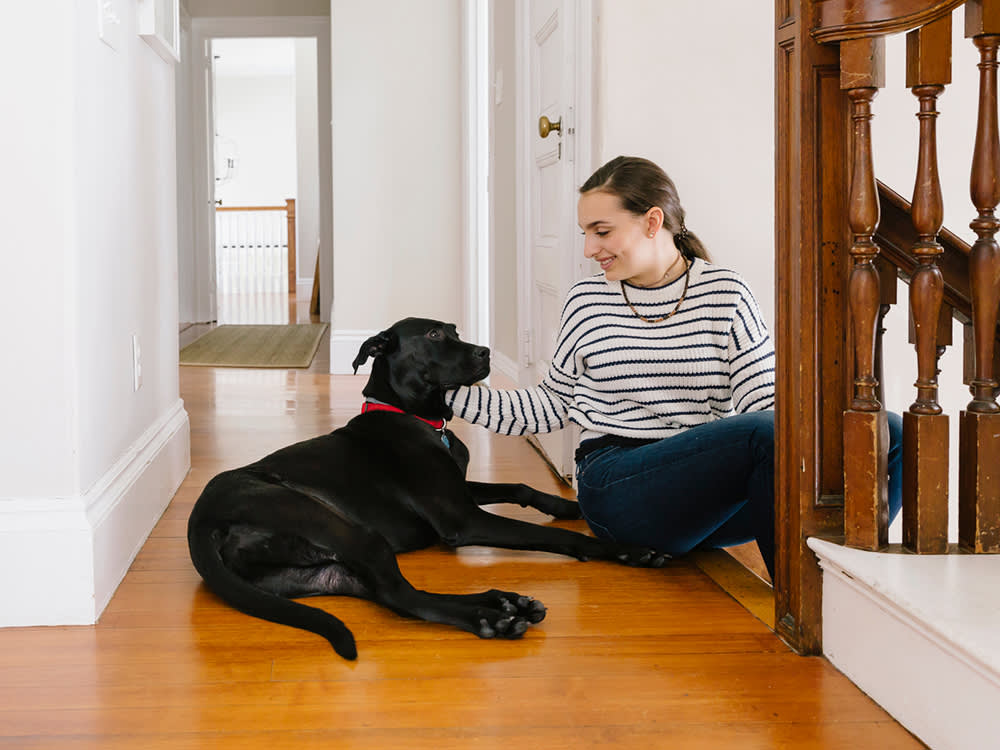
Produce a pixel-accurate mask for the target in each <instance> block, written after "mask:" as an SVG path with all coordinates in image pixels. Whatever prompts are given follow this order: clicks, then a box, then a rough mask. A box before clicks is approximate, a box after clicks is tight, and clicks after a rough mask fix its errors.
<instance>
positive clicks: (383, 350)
mask: <svg viewBox="0 0 1000 750" xmlns="http://www.w3.org/2000/svg"><path fill="white" fill-rule="evenodd" d="M397 346H399V337H398V336H397V335H396V332H395V331H393V330H392V329H389V330H386V331H382V332H381V333H377V334H375V335H374V336H372V337H371V338H370V339H368V340H367V341H366V342H365V343H363V344H362V345H361V348H360V349H359V350H358V356H357V357H355V358H354V361H353V362H352V363H351V364H352V365H353V366H354V374H355V375H357V374H358V368H359V367H361V365H363V364H364V363H365V362H367V361H368V358H369V357H380V356H382V355H384V354H388V353H389V352H391V351H392V350H393V349H395V348H396V347H397Z"/></svg>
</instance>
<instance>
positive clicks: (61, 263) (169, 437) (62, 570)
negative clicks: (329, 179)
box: [0, 0, 189, 625]
mask: <svg viewBox="0 0 1000 750" xmlns="http://www.w3.org/2000/svg"><path fill="white" fill-rule="evenodd" d="M97 10H98V5H97V4H96V3H78V2H74V1H73V0H58V1H57V2H54V3H48V4H45V5H38V4H22V5H19V6H17V7H16V8H12V9H9V14H10V13H13V17H8V18H7V19H6V20H7V22H9V23H11V24H14V27H17V28H45V29H46V42H45V44H44V45H43V46H42V47H41V48H40V47H39V41H38V38H37V37H32V36H31V35H24V34H21V35H11V37H10V38H9V39H8V40H7V42H6V43H5V44H4V45H3V47H2V48H0V65H2V67H3V68H4V69H5V70H20V71H21V73H20V74H19V75H17V76H13V75H8V76H4V77H3V78H2V86H3V90H2V93H0V95H2V96H3V100H4V101H7V102H17V103H18V106H17V107H11V108H9V109H10V111H9V112H8V114H7V116H5V117H4V118H3V120H2V121H0V149H2V150H3V154H2V156H0V162H2V163H3V164H4V170H3V172H2V173H0V206H2V208H0V211H2V212H3V215H2V217H0V218H2V220H3V224H4V226H5V227H7V231H6V232H5V240H4V242H5V248H4V253H3V257H4V263H5V265H6V266H7V268H5V272H4V273H3V274H0V320H3V321H4V323H3V328H2V331H3V340H4V343H3V349H4V355H5V363H4V364H5V366H4V367H3V368H2V370H0V393H2V394H4V396H3V398H4V402H5V403H4V405H3V408H2V412H3V418H2V419H0V590H2V591H4V596H5V601H4V607H3V608H2V609H0V625H10V624H45V623H71V622H72V623H76V622H92V621H93V620H94V619H95V618H96V616H97V615H98V614H99V613H100V611H101V609H102V608H103V607H104V605H105V604H106V603H107V600H108V599H109V598H110V596H111V593H112V592H113V590H114V588H115V586H117V584H118V582H119V580H120V579H121V577H122V576H123V575H124V573H125V571H126V570H127V567H128V564H129V563H130V562H131V559H132V556H134V554H135V552H137V551H138V548H139V545H141V543H142V541H143V540H144V539H145V537H146V535H147V534H148V532H149V531H150V530H151V528H152V526H153V524H154V523H155V521H156V519H157V517H158V516H159V514H160V513H161V512H162V511H163V509H164V508H165V507H166V504H167V502H168V501H169V499H170V497H171V495H172V494H173V491H174V490H175V489H176V487H177V485H178V484H179V483H180V481H181V479H182V478H183V476H184V473H185V472H186V470H187V467H188V464H189V456H188V428H187V415H186V413H185V412H184V410H183V405H182V403H181V401H180V399H179V391H178V375H177V322H178V314H177V230H176V181H175V164H174V160H175V151H174V149H175V132H174V72H173V67H172V66H171V65H169V64H167V63H165V62H164V61H163V60H162V59H161V58H160V57H158V56H157V55H156V53H154V52H153V50H152V49H151V48H150V47H148V46H147V45H146V44H145V43H144V42H143V41H142V40H141V39H140V38H139V37H138V36H137V35H136V26H135V14H134V11H132V10H131V7H129V9H128V10H127V11H125V12H123V14H122V27H121V29H120V31H121V33H120V35H119V37H118V48H117V50H113V49H112V48H110V47H108V46H107V45H105V44H104V43H103V42H101V41H100V40H99V39H98V36H97V34H96V29H97ZM26 60H30V61H32V62H31V65H29V66H27V67H26V66H25V61H26ZM133 336H138V338H139V342H140V345H141V364H142V387H141V388H140V389H139V390H138V391H133V382H132V377H133V369H132V339H133Z"/></svg>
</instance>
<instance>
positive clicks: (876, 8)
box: [811, 0, 965, 43]
mask: <svg viewBox="0 0 1000 750" xmlns="http://www.w3.org/2000/svg"><path fill="white" fill-rule="evenodd" d="M964 2H965V0H879V2H870V1H868V2H866V1H865V0H819V2H817V3H816V10H815V24H814V25H813V27H812V29H811V33H812V36H813V38H814V39H815V40H816V41H817V42H820V43H829V42H844V41H847V40H849V39H862V38H864V37H871V36H885V35H888V34H897V33H899V32H903V31H911V30H912V29H917V28H920V27H921V26H925V25H926V24H928V23H930V22H931V21H936V20H937V19H939V18H941V17H942V16H946V15H948V14H949V13H951V12H952V11H953V10H954V9H955V8H957V7H959V6H960V5H963V4H964Z"/></svg>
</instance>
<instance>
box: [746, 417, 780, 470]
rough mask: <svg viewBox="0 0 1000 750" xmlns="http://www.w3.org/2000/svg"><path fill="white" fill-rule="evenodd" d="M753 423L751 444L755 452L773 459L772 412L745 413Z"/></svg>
mask: <svg viewBox="0 0 1000 750" xmlns="http://www.w3.org/2000/svg"><path fill="white" fill-rule="evenodd" d="M744 416H746V417H747V418H748V419H749V421H750V422H751V423H752V424H753V432H752V433H751V437H750V439H751V444H752V445H753V447H754V450H755V451H756V453H757V454H758V455H759V456H761V457H764V458H768V459H771V460H773V459H774V412H773V411H755V412H750V413H748V414H746V415H744Z"/></svg>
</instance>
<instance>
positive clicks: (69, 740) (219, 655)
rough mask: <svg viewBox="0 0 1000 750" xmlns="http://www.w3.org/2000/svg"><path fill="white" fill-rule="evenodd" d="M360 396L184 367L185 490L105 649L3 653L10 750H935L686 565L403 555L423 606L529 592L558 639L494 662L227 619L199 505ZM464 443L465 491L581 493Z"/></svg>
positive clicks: (325, 601) (153, 542) (412, 639)
mask: <svg viewBox="0 0 1000 750" xmlns="http://www.w3.org/2000/svg"><path fill="white" fill-rule="evenodd" d="M362 384H363V379H362V378H360V377H353V376H329V375H326V374H324V373H323V372H322V369H321V366H320V365H318V364H316V363H314V365H313V369H312V371H295V370H292V371H252V370H225V369H212V368H201V367H183V368H181V391H182V396H183V398H184V401H185V406H186V408H187V410H188V413H189V414H190V417H191V436H192V468H191V472H190V474H189V476H188V477H187V479H186V480H185V482H184V484H183V485H182V487H181V489H180V491H179V492H178V493H177V495H176V497H175V498H174V500H173V502H172V503H171V505H170V507H169V508H168V509H167V511H166V513H165V514H164V516H163V518H162V519H161V520H160V522H159V523H158V524H157V525H156V528H155V529H154V531H153V533H152V535H151V537H150V538H149V540H148V542H147V543H146V544H145V546H144V547H143V548H142V550H141V551H140V553H139V555H138V557H137V558H136V560H135V562H134V564H133V565H132V568H131V570H130V572H129V573H128V575H127V576H126V578H125V580H124V582H123V583H122V585H121V587H120V588H119V590H118V592H117V593H116V595H115V596H114V598H113V600H112V601H111V603H110V605H109V606H108V608H107V610H106V611H105V613H104V615H103V616H102V618H101V620H100V622H99V623H98V624H97V625H96V626H94V627H72V628H68V627H65V628H64V627H59V628H23V629H8V630H0V664H2V665H3V667H2V671H3V679H2V680H0V748H4V749H6V748H17V749H18V750H27V749H29V748H46V749H50V748H51V749H52V750H63V749H67V750H68V749H70V748H72V749H74V750H77V749H81V748H101V749H102V750H117V749H119V748H144V749H149V750H154V749H158V748H164V749H166V748H169V749H170V750H187V749H193V748H212V749H220V750H224V749H226V748H269V749H271V750H281V749H283V748H297V749H298V748H310V747H332V748H338V749H344V748H356V749H362V748H365V749H374V748H379V749H383V748H404V749H409V748H414V749H420V748H428V749H430V748H434V749H435V750H439V749H443V748H460V747H461V748H492V747H512V746H513V747H539V748H545V749H546V750H563V749H566V750H570V749H571V748H572V749H573V750H578V749H579V748H640V747H641V748H671V749H678V750H679V749H683V748H698V749H699V750H702V749H704V748H713V749H714V748H741V749H744V748H843V749H844V750H846V749H848V748H850V749H852V750H853V749H855V748H878V749H879V750H885V749H888V748H919V747H922V745H921V743H919V742H918V741H917V740H915V739H914V738H913V737H912V736H911V735H909V734H908V733H907V732H906V731H905V730H904V729H902V728H901V727H900V726H899V725H898V724H896V723H895V722H894V721H893V720H892V719H891V718H890V717H889V716H888V715H887V714H886V713H885V712H884V711H882V710H881V709H880V708H879V707H878V706H877V705H876V704H874V703H873V702H872V701H871V700H870V699H868V698H867V697H866V696H865V695H864V694H863V693H861V691H859V690H858V689H857V688H855V687H854V686H853V685H852V684H851V683H850V682H849V681H848V680H847V679H846V678H845V677H844V676H842V675H841V674H840V673H838V672H837V671H836V670H835V669H834V668H833V667H832V666H831V665H830V664H829V663H828V662H826V661H825V660H823V659H821V658H803V657H799V656H797V655H795V654H793V653H791V652H790V651H789V650H788V649H787V648H786V647H785V646H784V645H783V644H782V643H781V641H779V640H778V639H777V638H776V637H775V636H774V634H773V633H772V632H771V631H770V630H769V629H768V628H767V627H765V626H764V625H763V624H762V623H761V621H760V620H758V619H757V618H756V617H754V616H753V615H752V614H750V613H749V612H748V611H747V610H745V609H744V608H743V607H741V606H740V605H739V604H737V603H736V602H735V601H734V600H733V599H732V598H731V597H730V596H729V595H727V594H726V593H725V592H724V591H723V590H722V589H720V588H719V586H717V585H716V584H715V583H714V582H713V581H712V580H711V579H710V578H709V577H708V576H706V575H705V574H704V573H703V572H702V571H701V570H700V569H699V568H698V567H697V566H696V565H695V564H694V563H693V562H690V561H685V560H681V561H676V562H674V563H672V564H671V565H669V567H667V568H665V569H662V570H635V569H631V568H627V567H622V566H618V565H613V564H610V563H604V562H588V563H581V562H577V561H574V560H569V559H564V558H561V557H558V556H555V555H549V554H545V553H533V552H515V551H504V550H495V549H486V548H469V549H462V550H459V551H450V550H447V549H445V548H443V547H439V548H433V549H429V550H424V551H421V552H416V553H411V554H408V555H404V556H402V557H401V558H400V565H401V568H402V569H403V572H404V574H405V575H407V576H408V577H409V578H410V579H411V581H413V583H414V584H415V585H416V586H418V587H420V588H423V589H427V590H431V591H442V592H455V593H460V592H471V591H477V590H482V589H486V588H491V587H496V588H504V589H510V590H514V591H519V592H522V593H526V594H530V595H532V596H535V597H537V598H538V599H540V600H541V601H542V602H544V603H545V604H546V606H547V607H548V617H547V618H546V619H545V620H544V621H543V622H542V623H540V624H539V625H536V626H535V627H533V628H532V629H531V630H529V632H528V633H527V634H526V635H525V636H524V638H523V639H521V640H518V641H483V640H479V639H478V638H475V637H474V636H471V635H469V634H466V633H463V632H459V631H457V630H453V629H450V628H447V627H444V626H440V625H432V624H428V623H425V622H421V621H415V620H410V619H405V618H402V617H400V616H398V615H396V614H394V613H392V612H390V611H388V610H385V609H382V608H379V607H377V606H375V605H373V604H370V603H368V602H363V601H359V600H354V599H346V598H332V597H331V598H322V599H313V600H311V602H310V603H312V604H315V605H317V606H321V607H323V608H325V609H328V610H329V611H331V612H334V613H336V614H337V616H338V617H340V618H341V619H342V620H343V621H344V622H345V623H346V624H347V625H348V626H349V627H350V628H351V630H352V631H353V632H354V634H355V637H356V638H357V643H358V651H359V657H358V660H357V661H356V662H353V663H352V662H346V661H344V660H342V659H340V658H339V657H338V656H336V655H335V654H334V653H333V651H332V650H331V649H330V647H329V645H328V644H327V643H326V642H325V641H323V640H322V639H320V638H318V637H317V636H314V635H312V634H308V633H305V632H302V631H298V630H293V629H290V628H286V627H282V626H278V625H273V624H271V623H267V622H263V621H260V620H255V619H252V618H249V617H247V616H245V615H242V614H240V613H239V612H236V611H234V610H232V609H230V608H228V607H226V606H225V605H223V604H222V603H221V602H219V601H218V600H217V599H216V598H215V597H214V596H213V595H211V594H210V593H208V592H207V591H206V590H205V589H204V588H203V586H202V585H201V583H200V579H199V577H198V575H197V574H196V573H195V571H194V570H193V568H192V567H191V564H190V561H189V559H188V554H187V546H186V540H185V527H186V520H187V516H188V513H189V512H190V509H191V507H192V505H193V503H194V501H195V499H196V498H197V496H198V494H199V492H200V491H201V489H202V487H203V486H204V485H205V483H206V482H207V481H208V480H209V479H210V478H211V477H212V476H213V475H214V474H216V473H217V472H219V471H221V470H223V469H226V468H231V467H233V466H235V465H239V464H241V463H245V462H248V461H250V460H253V459H255V458H257V457H259V456H261V455H263V454H264V453H266V452H269V451H271V450H273V449H275V448H278V447H280V446H283V445H285V444H288V443H290V442H292V441H294V440H298V439H303V438H307V437H311V436H313V435H315V434H318V433H320V432H324V431H328V430H330V429H332V428H335V427H337V426H339V425H342V424H344V423H345V422H346V421H347V420H348V419H350V418H351V417H352V416H354V414H356V413H357V411H358V408H359V405H360V402H361V395H360V393H361V387H362ZM452 427H453V429H455V431H456V432H457V433H458V434H459V435H460V437H461V438H462V439H463V440H464V441H466V443H467V444H468V445H469V448H470V451H471V452H472V457H473V459H472V464H471V466H470V478H471V479H477V480H482V481H526V482H528V483H530V484H534V485H535V486H537V487H539V488H540V489H545V490H547V491H551V492H561V493H562V494H564V495H567V496H569V495H570V494H571V491H570V490H568V489H567V488H565V487H563V486H562V485H560V484H558V483H557V481H556V480H555V479H554V478H553V476H552V475H551V473H550V472H549V471H548V469H547V468H546V467H545V465H544V463H543V462H542V460H541V459H540V458H539V456H538V455H537V454H536V453H535V452H534V450H533V449H532V448H531V447H530V446H529V445H528V444H527V443H526V442H525V441H523V440H521V439H518V438H502V437H497V436H493V435H491V434H489V433H487V432H486V431H485V430H481V429H479V428H475V427H471V426H469V425H466V424H464V423H462V422H460V421H457V420H456V422H454V423H453V424H452ZM494 509H495V510H497V511H498V512H503V513H507V514H510V515H514V516H517V517H520V518H526V519H532V520H536V521H539V522H546V519H545V517H543V516H541V515H540V514H538V513H536V512H534V511H531V510H524V509H520V508H511V507H510V506H495V508H494ZM560 525H564V526H567V527H570V528H576V529H579V530H584V526H583V524H582V522H569V523H566V522H563V523H561V524H560Z"/></svg>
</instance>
